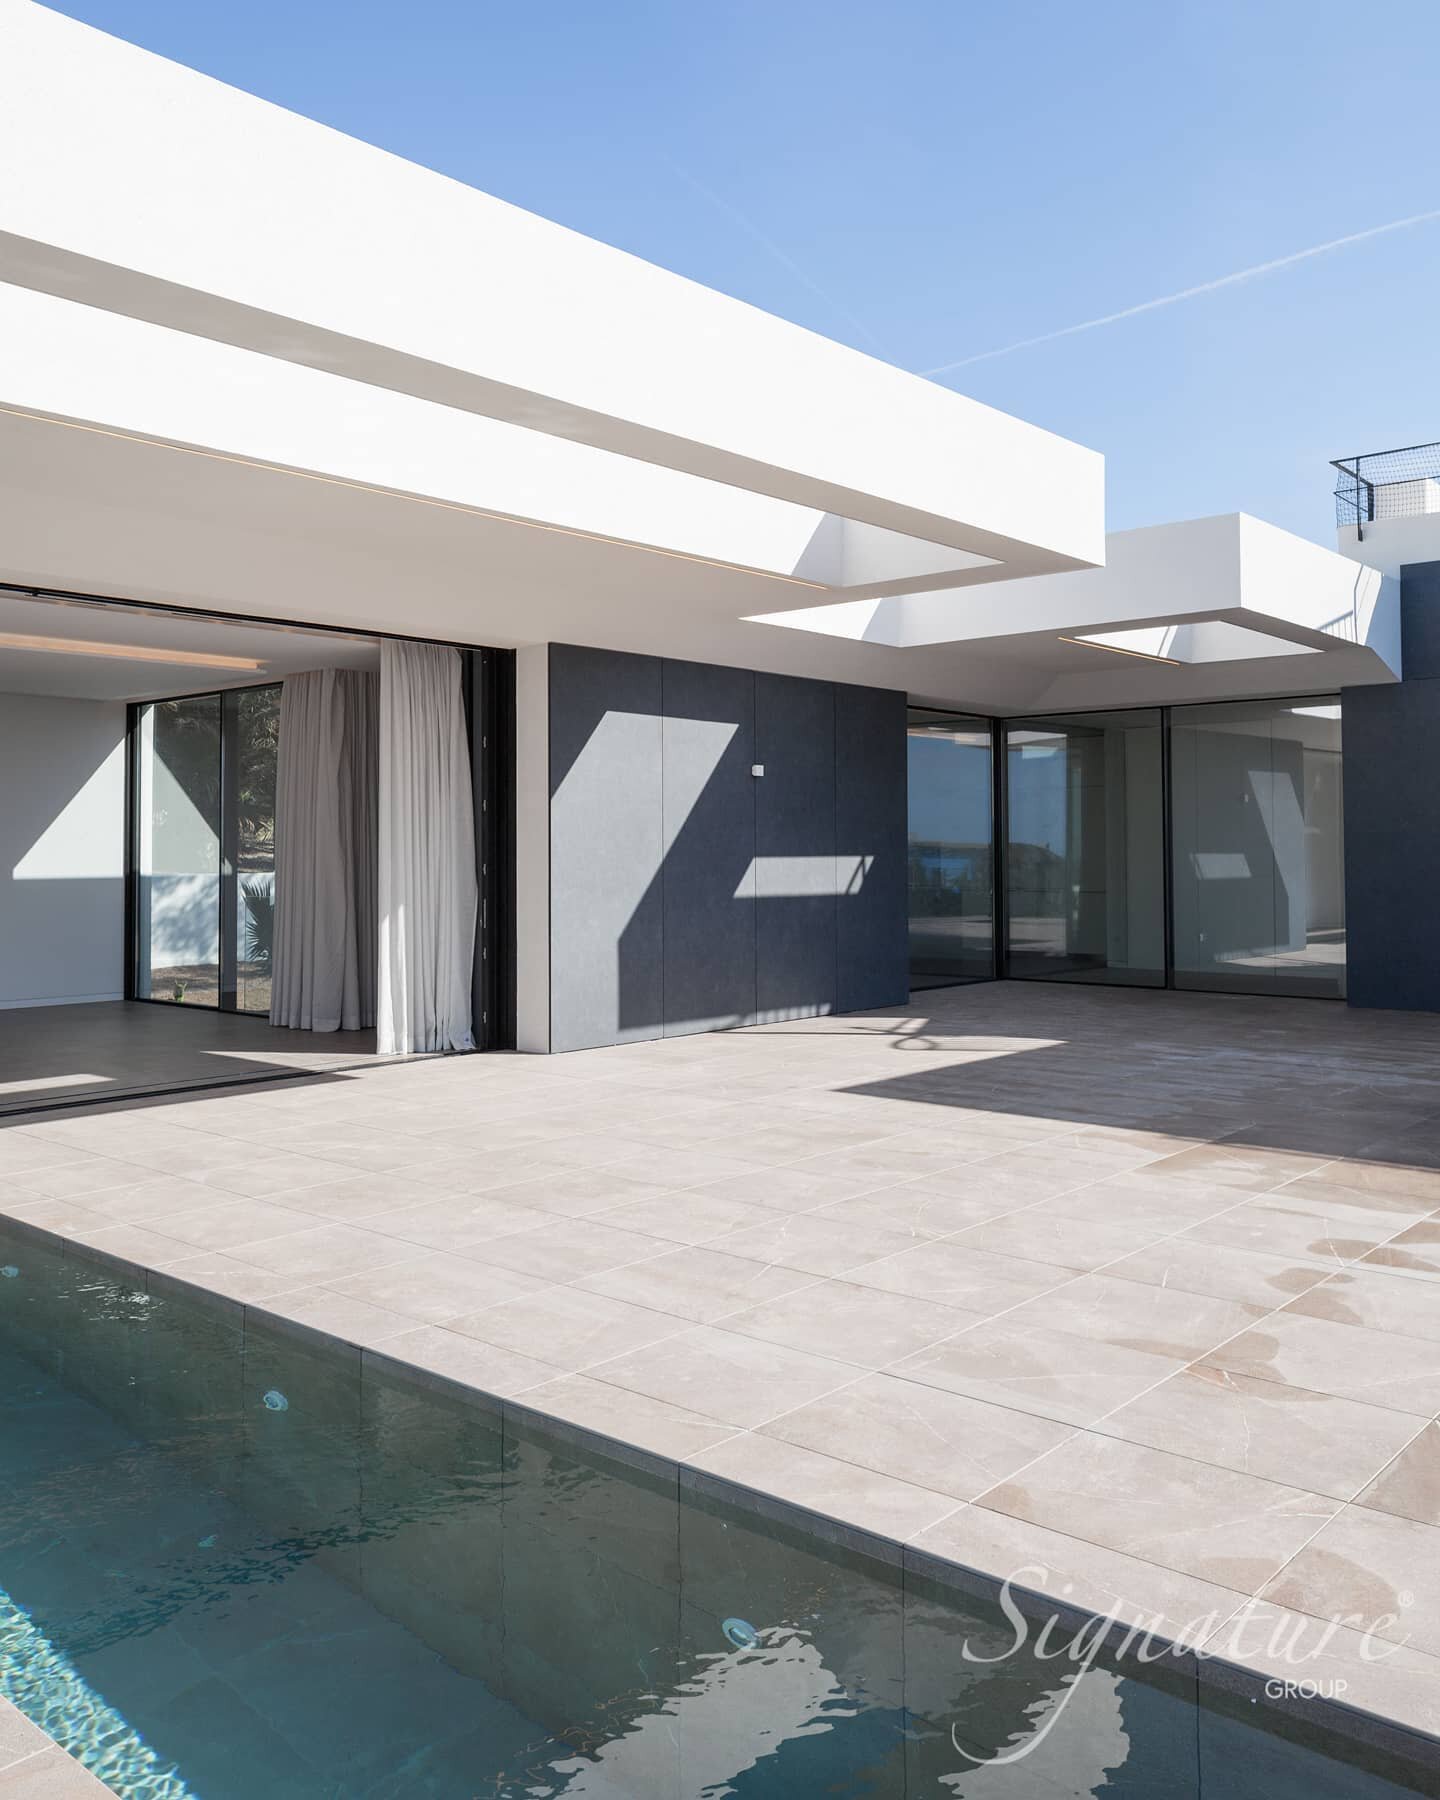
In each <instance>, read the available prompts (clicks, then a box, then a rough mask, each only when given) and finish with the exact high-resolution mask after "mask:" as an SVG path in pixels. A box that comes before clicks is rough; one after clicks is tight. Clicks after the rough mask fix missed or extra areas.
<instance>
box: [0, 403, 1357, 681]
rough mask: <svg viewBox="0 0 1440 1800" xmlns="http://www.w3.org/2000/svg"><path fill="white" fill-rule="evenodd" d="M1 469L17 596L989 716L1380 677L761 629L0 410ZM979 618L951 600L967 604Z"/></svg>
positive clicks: (545, 551) (700, 574) (437, 515)
mask: <svg viewBox="0 0 1440 1800" xmlns="http://www.w3.org/2000/svg"><path fill="white" fill-rule="evenodd" d="M0 466H3V467H4V469H5V471H6V483H7V488H8V491H9V494H10V498H11V500H12V508H11V513H10V517H9V519H8V520H7V524H6V530H5V532H4V534H3V539H0V580H5V581H11V582H17V583H21V584H24V583H34V584H36V585H41V586H47V587H55V588H64V589H69V590H72V591H77V592H83V593H94V594H102V595H106V594H108V595H113V596H116V597H121V598H133V599H140V600H155V601H159V602H162V603H168V604H170V605H178V606H191V607H198V608H201V609H205V608H213V609H216V610H224V611H232V612H239V613H245V614H250V615H260V616H263V617H268V618H273V619H277V620H283V619H293V620H297V621H309V622H314V623H320V624H330V625H335V626H342V627H347V628H350V629H355V630H360V631H364V630H366V629H370V630H378V631H388V632H401V633H404V634H407V635H413V636H417V637H432V638H438V639H441V640H444V641H449V642H455V643H469V644H490V645H497V646H509V645H516V644H519V643H543V642H559V643H580V644H591V645H596V646H599V647H603V648H609V649H617V650H633V651H640V652H646V653H650V654H659V655H665V656H674V657H685V658H691V659H694V660H696V661H705V662H715V663H730V664H739V665H743V666H746V667H750V668H757V669H765V670H771V671H774V672H776V673H792V674H797V675H808V676H813V677H818V678H822V679H831V680H839V681H853V682H865V683H873V684H874V685H876V686H882V687H892V688H901V689H904V690H906V691H907V692H909V693H911V694H912V695H913V696H914V697H915V698H917V699H920V700H923V701H925V702H927V703H933V704H937V705H945V706H955V707H957V708H960V709H966V708H969V709H972V710H975V711H981V712H1025V711H1034V710H1039V709H1041V708H1046V709H1048V708H1057V707H1064V708H1065V709H1066V710H1073V709H1080V708H1084V707H1105V706H1124V705H1145V704H1150V705H1154V704H1162V703H1165V702H1167V701H1175V702H1177V703H1180V702H1184V701H1187V700H1198V699H1207V698H1212V697H1216V696H1218V695H1221V694H1226V695H1243V694H1245V693H1255V694H1261V693H1265V694H1274V693H1296V694H1305V693H1316V692H1323V691H1326V690H1331V689H1334V688H1335V687H1337V686H1339V685H1340V684H1341V683H1342V682H1344V681H1347V680H1351V679H1354V680H1362V681H1363V680H1371V679H1374V677H1373V675H1372V674H1370V673H1369V672H1367V671H1366V670H1365V669H1362V668H1360V667H1359V666H1358V665H1357V669H1356V670H1355V671H1354V672H1348V671H1347V667H1346V658H1345V655H1344V653H1343V652H1337V653H1335V654H1333V655H1329V654H1327V655H1326V656H1324V657H1317V656H1314V655H1309V654H1296V655H1295V656H1291V657H1268V658H1264V659H1251V660H1250V662H1249V663H1243V662H1238V663H1228V664H1224V665H1213V664H1212V665H1207V666H1205V667H1201V668H1193V667H1185V668H1172V667H1168V666H1166V665H1162V664H1157V663H1154V662H1150V661H1147V660H1142V659H1139V658H1135V657H1125V656H1119V655H1115V654H1113V653H1108V652H1105V651H1102V650H1098V649H1096V648H1095V647H1094V646H1091V645H1075V644H1068V643H1065V642H1062V641H1060V640H1059V639H1058V638H1057V636H1056V634H1055V633H1054V632H1053V631H1049V630H1047V631H1040V632H1036V631H1028V632H1027V631H1026V629H1025V621H1024V609H1023V604H1022V602H1021V601H1020V600H1019V599H1017V600H1016V602H1015V607H1016V614H1017V617H1016V632H1015V635H1014V636H1006V637H998V638H989V639H986V640H984V647H983V650H981V651H979V652H978V653H977V649H976V647H975V645H974V644H972V643H963V642H962V643H953V644H934V643H932V644H926V645H923V646H911V647H897V646H893V645H887V644H877V643H864V642H860V643H857V642H853V641H850V640H847V639H843V638H831V637H824V636H820V635H817V634H815V633H812V632H804V631H784V630H777V629H776V628H775V627H774V626H771V625H766V624H761V623H755V622H753V619H752V617H751V615H757V614H762V613H765V612H771V611H774V610H775V609H776V607H777V606H784V605H786V604H789V603H790V602H791V600H792V597H793V595H794V594H795V591H796V590H795V588H794V587H793V585H788V584H785V583H782V582H780V581H777V580H775V579H773V578H767V577H765V576H764V575H761V574H756V573H750V572H746V571H742V570H737V569H733V568H726V567H721V566H716V565H713V564H709V563H705V562H699V561H695V560H693V559H691V558H687V557H683V556H676V555H671V554H667V553H663V552H657V551H654V550H646V549H643V548H639V547H635V546H630V545H624V544H615V543H608V542H602V541H597V540H595V539H593V538H589V537H584V536H577V535H573V534H569V533H565V532H561V531H556V530H548V529H544V528H538V527H534V526H529V525H525V524H523V523H518V522H511V521H508V520H504V519H497V518H494V517H486V516H482V515H477V514H476V513H474V512H472V511H469V510H466V509H463V508H457V507H453V506H450V505H445V504H431V503H428V502H426V501H425V500H423V499H416V498H413V497H411V496H408V495H405V494H391V493H385V492H377V491H375V490H371V489H361V488H356V487H354V486H350V485H347V484H345V483H342V482H335V481H332V480H329V479H325V478H320V479H313V478H308V477H306V476H304V475H302V474H296V473H292V472H289V471H286V470H283V469H277V468H265V467H258V466H255V465H253V464H242V463H237V462H234V461H230V460H227V459H224V458H216V457H211V456H207V455H204V454H194V453H191V452H188V451H186V450H184V449H179V448H175V447H172V446H169V445H165V444H159V443H151V442H144V441H137V440H135V439H133V438H127V437H121V436H115V435H110V434H107V433H104V432H96V431H91V430H86V429H80V428H74V427H71V426H68V425H66V424H64V423H58V422H52V421H48V420H43V419H34V418H20V417H17V416H15V415H14V414H12V413H8V412H5V411H3V410H0ZM1065 579H1066V578H1065V577H1064V576H1059V577H1056V580H1058V581H1063V580H1065ZM682 584H683V596H684V604H683V606H682V605H677V604H676V596H677V590H679V589H680V588H681V585H682ZM990 592H991V594H992V595H993V594H994V592H995V590H994V589H991V590H990ZM967 603H968V602H967V596H966V594H965V593H964V592H957V593H956V594H955V595H954V598H953V604H954V605H955V606H956V607H964V606H965V605H966V604H967ZM197 629H199V628H198V627H197ZM237 629H238V628H237ZM165 632H172V633H173V626H172V625H171V624H170V623H169V622H167V623H166V624H165V626H164V627H163V628H161V635H162V639H163V641H168V642H174V641H176V640H175V639H174V638H173V635H172V636H170V637H168V638H167V637H165V636H164V633H165ZM75 635H81V636H83V635H92V636H93V635H95V634H94V633H93V632H91V631H89V629H88V627H87V629H86V630H84V631H80V630H77V631H76V632H75ZM311 642H313V644H314V647H315V650H316V651H321V650H323V652H324V660H327V661H329V662H332V663H333V662H336V661H339V660H341V659H342V653H341V651H340V649H339V648H338V647H337V645H336V643H335V641H334V640H331V639H328V638H316V639H314V640H311V641H309V642H307V641H301V642H297V641H296V640H295V639H293V638H288V637H287V638H284V640H283V641H282V640H281V639H280V638H278V637H277V638H276V640H275V643H274V656H273V658H271V659H269V663H268V666H269V668H270V669H271V671H272V672H275V673H284V671H285V668H286V667H288V668H290V669H292V670H293V669H297V668H303V667H311V666H315V663H316V660H317V658H316V656H315V655H314V654H312V651H311V648H310V643H311ZM239 653H240V654H246V653H247V652H245V651H243V650H242V651H240V652H239ZM347 654H348V653H347ZM370 654H373V652H370ZM41 660H42V659H40V658H38V657H37V658H36V659H35V661H36V662H37V663H38V662H39V661H41ZM56 661H57V662H59V663H63V664H65V665H67V666H66V667H65V668H63V669H62V670H59V671H57V676H58V678H59V680H60V682H61V683H62V685H57V686H55V687H53V688H51V687H47V688H45V689H39V688H35V689H29V690H22V689H19V688H18V687H17V686H16V683H18V682H19V681H21V680H32V681H33V680H38V679H41V678H42V676H41V673H40V671H39V670H38V669H36V668H34V667H32V668H31V670H30V673H29V675H28V676H23V675H19V674H15V673H13V672H14V671H15V667H16V659H15V658H13V657H10V658H6V659H4V660H0V688H3V687H10V688H11V689H12V691H46V692H72V693H76V692H80V691H89V690H82V689H80V688H79V687H77V686H76V683H77V682H78V681H80V680H81V679H82V676H81V675H80V674H79V673H77V671H78V670H79V668H80V665H81V659H79V658H57V659H56ZM194 674H195V671H187V672H186V674H185V676H184V678H183V679H182V680H180V681H177V682H175V683H171V684H169V685H168V686H164V687H162V686H161V684H160V683H158V682H157V681H156V679H155V675H154V673H153V672H144V671H140V670H136V669H133V668H132V669H128V670H127V669H126V666H125V665H123V664H117V665H115V667H114V669H113V670H112V669H109V668H106V669H90V670H88V671H87V674H86V676H85V677H83V678H84V679H91V680H94V681H97V682H102V683H112V684H113V683H119V684H122V685H121V687H115V686H109V687H105V688H103V689H102V690H100V691H104V692H110V693H115V694H117V695H118V693H119V692H121V691H122V689H123V691H124V692H126V693H127V694H129V695H131V696H132V697H133V696H136V695H145V694H154V693H159V692H170V693H175V692H187V691H195V690H196V687H197V683H196V682H195V680H194V678H193V677H194ZM224 684H225V683H220V682H214V681H212V682H210V683H208V684H207V683H203V682H202V683H200V684H198V685H201V686H203V685H212V686H213V685H224Z"/></svg>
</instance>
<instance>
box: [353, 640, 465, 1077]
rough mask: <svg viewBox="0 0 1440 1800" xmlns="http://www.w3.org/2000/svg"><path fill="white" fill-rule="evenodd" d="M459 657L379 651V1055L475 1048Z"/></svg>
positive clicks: (413, 649)
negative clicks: (471, 997) (472, 1025)
mask: <svg viewBox="0 0 1440 1800" xmlns="http://www.w3.org/2000/svg"><path fill="white" fill-rule="evenodd" d="M460 683H461V663H460V653H459V652H458V651H457V650H448V649H445V648H443V647H442V646H441V645H439V644H417V643H402V642H396V641H393V640H387V641H386V642H384V643H383V644H382V645H381V647H380V992H379V1005H378V1008H377V1014H378V1024H377V1032H378V1046H377V1047H378V1048H379V1050H380V1051H381V1052H382V1053H390V1054H403V1053H406V1052H411V1051H418V1050H473V1049H474V1048H475V1039H474V1037H473V1035H472V1032H471V1000H470V978H471V969H472V964H473V961H474V954H475V908H476V897H477V896H476V881H475V813H474V801H473V796H472V790H471V782H470V745H469V738H468V734H467V732H466V729H465V705H464V699H463V696H462V693H461V686H460Z"/></svg>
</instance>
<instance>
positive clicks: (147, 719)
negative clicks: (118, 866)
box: [135, 694, 220, 1006]
mask: <svg viewBox="0 0 1440 1800" xmlns="http://www.w3.org/2000/svg"><path fill="white" fill-rule="evenodd" d="M139 724H140V760H139V769H138V776H139V793H138V795H137V802H138V806H137V823H138V832H137V839H138V841H137V845H136V849H137V877H138V880H137V922H138V927H139V943H138V966H137V969H136V982H135V991H136V992H137V993H138V994H140V995H141V996H142V997H143V998H147V999H154V1000H174V1001H184V1002H185V1004H186V1005H190V1006H218V1005H219V1003H220V696H219V695H218V694H201V695H198V696H197V697H195V698H194V699H187V700H160V701H157V702H156V703H155V704H154V705H151V706H146V707H143V708H142V709H141V713H140V721H139Z"/></svg>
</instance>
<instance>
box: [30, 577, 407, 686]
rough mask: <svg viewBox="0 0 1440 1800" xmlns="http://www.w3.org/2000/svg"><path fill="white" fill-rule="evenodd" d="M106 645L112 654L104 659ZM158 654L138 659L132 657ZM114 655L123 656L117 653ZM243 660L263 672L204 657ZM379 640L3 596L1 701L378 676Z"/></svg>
mask: <svg viewBox="0 0 1440 1800" xmlns="http://www.w3.org/2000/svg"><path fill="white" fill-rule="evenodd" d="M16 636H24V637H33V638H48V639H59V638H63V639H66V640H68V641H71V642H74V643H77V644H80V643H83V644H86V645H91V646H95V647H96V650H95V653H90V652H86V653H83V654H81V653H77V652H74V651H68V650H59V649H56V650H53V651H52V650H41V649H30V648H21V647H18V646H16V645H15V644H13V643H10V642H7V641H6V640H7V639H10V638H12V637H16ZM102 646H103V650H104V652H106V653H104V654H102V653H100V647H102ZM132 649H135V650H143V651H146V652H147V653H148V652H155V651H158V652H159V653H160V654H161V655H162V656H163V655H165V654H166V653H169V654H171V655H173V656H174V657H175V658H176V660H175V661H174V662H165V661H154V660H151V658H150V656H149V655H148V654H147V656H146V657H145V658H144V659H143V660H140V659H131V658H130V657H127V656H126V655H125V654H124V652H125V651H127V650H132ZM111 652H113V653H114V654H110V653H111ZM212 656H213V657H237V658H243V659H245V660H246V661H254V662H257V663H259V664H260V665H261V666H260V667H259V668H258V669H248V668H245V669H237V668H233V667H225V666H216V665H207V664H205V663H203V662H195V661H191V660H182V659H189V658H194V657H212ZM379 665H380V647H379V644H378V642H377V641H376V640H375V639H374V638H352V637H341V636H338V635H331V634H328V633H322V632H305V631H289V630H279V629H276V628H275V627H265V626H254V625H244V624H239V623H236V622H233V621H230V620H221V619H214V620H212V619H196V618H180V617H175V616H173V615H166V614H163V613H145V612H140V611H136V610H135V609H133V608H131V607H126V606H97V605H83V604H76V603H74V602H68V601H64V602H62V601H56V600H45V599H29V598H26V597H25V596H23V595H18V594H11V593H4V592H0V693H5V694H44V695H49V696H51V697H53V698H60V699H67V700H116V701H120V700H158V699H163V698H165V697H166V696H167V695H174V694H195V693H203V692H205V691H207V690H209V689H212V688H217V687H245V686H249V685H250V684H251V683H255V682H267V681H275V680H278V679H280V678H281V677H282V676H285V675H295V674H298V673H299V672H300V671H301V670H303V669H319V668H346V669H365V668H372V669H373V668H378V667H379Z"/></svg>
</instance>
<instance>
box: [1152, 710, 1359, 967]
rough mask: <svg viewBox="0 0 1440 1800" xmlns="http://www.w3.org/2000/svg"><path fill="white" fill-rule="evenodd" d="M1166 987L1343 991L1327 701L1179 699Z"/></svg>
mask: <svg viewBox="0 0 1440 1800" xmlns="http://www.w3.org/2000/svg"><path fill="white" fill-rule="evenodd" d="M1171 768H1172V802H1171V807H1172V833H1173V839H1174V885H1175V901H1174V906H1175V985H1176V986H1177V987H1184V988H1230V989H1235V990H1238V991H1241V992H1248V993H1271V994H1318V995H1331V996H1338V995H1341V994H1343V993H1344V991H1345V880H1344V821H1343V812H1342V803H1341V790H1340V773H1341V760H1340V703H1339V701H1338V700H1333V699H1332V700H1308V701H1263V702H1240V703H1236V704H1233V705H1225V706H1187V707H1183V708H1177V710H1176V711H1175V712H1174V714H1173V715H1172V725H1171Z"/></svg>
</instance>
